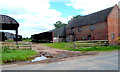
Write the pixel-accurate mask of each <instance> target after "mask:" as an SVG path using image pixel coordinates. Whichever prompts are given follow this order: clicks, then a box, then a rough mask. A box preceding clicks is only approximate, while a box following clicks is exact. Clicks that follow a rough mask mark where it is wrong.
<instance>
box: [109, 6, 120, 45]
mask: <svg viewBox="0 0 120 72" xmlns="http://www.w3.org/2000/svg"><path fill="white" fill-rule="evenodd" d="M119 14H120V12H119V8H118V6H117V5H116V6H115V7H114V8H113V10H112V11H111V13H110V14H109V16H108V18H107V20H108V36H109V44H110V45H118V44H119V43H120V42H119V39H118V38H119V35H120V21H119V20H120V19H118V18H119V17H120V15H119Z"/></svg>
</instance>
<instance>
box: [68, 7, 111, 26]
mask: <svg viewBox="0 0 120 72" xmlns="http://www.w3.org/2000/svg"><path fill="white" fill-rule="evenodd" d="M112 8H113V7H110V8H107V9H105V10H101V11H98V12H95V13H92V14H89V15H86V16H80V17H78V18H76V19H73V20H71V21H70V22H69V23H68V25H67V28H73V27H78V26H84V25H88V24H97V23H101V22H106V21H107V17H108V15H109V13H110V12H111V10H112Z"/></svg>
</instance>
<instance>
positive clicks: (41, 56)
mask: <svg viewBox="0 0 120 72" xmlns="http://www.w3.org/2000/svg"><path fill="white" fill-rule="evenodd" d="M16 2H17V1H16ZM16 2H11V3H13V4H12V5H9V6H10V7H11V6H13V5H14V6H13V7H11V8H13V10H14V9H15V10H14V11H17V12H19V13H17V12H13V11H12V9H11V8H10V9H11V11H8V10H9V7H7V6H5V7H6V8H8V10H6V9H5V10H4V11H3V14H4V15H3V14H0V65H1V66H0V67H2V68H3V70H10V69H13V70H14V69H20V70H25V69H28V70H42V69H48V70H49V69H50V70H53V69H56V70H59V69H61V70H64V69H65V70H67V69H68V70H71V69H74V70H76V69H77V70H80V69H82V70H96V69H99V70H107V69H108V70H118V69H119V68H118V57H119V56H118V53H119V52H120V19H119V17H120V6H119V5H118V4H115V5H112V4H111V6H110V5H106V4H108V3H106V4H103V5H106V7H105V8H102V7H98V10H97V9H95V10H96V11H94V10H91V9H88V10H91V11H88V12H87V10H86V9H84V8H82V6H80V7H81V8H75V7H76V5H73V4H76V3H77V2H74V0H73V1H71V2H70V3H69V2H61V3H59V2H57V3H58V4H60V5H61V6H57V5H58V4H54V3H51V1H49V0H47V1H45V2H44V0H41V1H39V0H37V1H36V0H35V1H32V2H31V1H29V2H28V1H26V3H25V4H24V3H23V2H22V1H18V3H19V2H21V3H20V4H23V6H20V5H19V4H17V3H16ZM40 2H43V3H40ZM72 2H74V3H72ZM111 2H112V1H111ZM11 3H9V4H11ZM14 3H16V4H14ZM29 3H30V4H29ZM39 3H40V4H39ZM93 3H94V2H93ZM98 3H99V2H98ZM1 4H2V3H1ZM1 4H0V5H1ZM6 4H7V3H6V2H5V3H4V1H3V4H2V5H3V6H4V5H6ZM26 4H28V5H26ZM31 4H32V5H33V4H34V6H32V5H31ZM35 4H36V5H35ZM113 4H114V3H113ZM119 4H120V2H119ZM17 5H18V6H17ZM24 5H25V6H24ZM29 5H31V6H32V7H31V6H29ZM41 5H45V6H46V7H45V8H44V6H41ZM77 5H78V4H77ZM81 5H82V4H81ZM83 5H84V1H83ZM96 5H97V4H96ZM52 6H53V7H52ZM54 6H55V7H54ZM56 6H57V7H56ZM69 6H70V7H69ZM89 6H91V5H89ZM107 6H110V7H107ZM14 7H15V8H14ZM17 7H18V10H19V11H18V10H16V9H17ZM42 7H43V8H42ZM61 7H62V8H61ZM83 7H84V6H83ZM103 7H104V6H103ZM1 8H2V7H1ZM32 8H33V9H32ZM39 8H41V9H39ZM88 8H93V7H88ZM99 8H101V9H99ZM42 9H44V10H42ZM58 9H59V10H58ZM93 9H94V8H93ZM65 10H67V11H66V12H64V11H65ZM74 10H75V11H74ZM21 11H22V12H21ZM44 11H45V12H44ZM12 12H13V13H12ZM67 12H69V13H67ZM77 12H78V13H77ZM82 12H83V13H82ZM85 12H86V14H84V13H85ZM44 13H45V14H44ZM87 13H88V14H87ZM90 13H91V14H90ZM6 14H7V15H6ZM8 15H9V16H8ZM10 16H12V17H14V18H15V19H14V18H12V17H10ZM6 30H7V31H6ZM13 31H14V32H13Z"/></svg>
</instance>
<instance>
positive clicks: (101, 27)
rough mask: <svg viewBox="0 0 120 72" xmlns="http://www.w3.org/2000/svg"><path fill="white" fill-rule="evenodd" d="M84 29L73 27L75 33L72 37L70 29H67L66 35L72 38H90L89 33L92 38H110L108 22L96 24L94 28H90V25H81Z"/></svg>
mask: <svg viewBox="0 0 120 72" xmlns="http://www.w3.org/2000/svg"><path fill="white" fill-rule="evenodd" d="M79 28H81V29H82V30H80V31H78V27H75V28H74V29H73V31H74V35H73V36H72V37H71V36H70V35H69V33H70V31H71V30H70V29H67V31H66V33H67V34H66V35H67V37H69V38H70V40H73V38H74V40H88V35H91V40H107V39H108V34H107V32H108V30H107V23H106V22H103V23H98V24H94V30H90V25H86V26H82V27H79Z"/></svg>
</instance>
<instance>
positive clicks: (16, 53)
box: [2, 47, 37, 63]
mask: <svg viewBox="0 0 120 72" xmlns="http://www.w3.org/2000/svg"><path fill="white" fill-rule="evenodd" d="M36 54H37V52H35V51H34V50H30V49H21V50H17V49H10V48H8V47H3V48H2V63H8V62H15V61H25V60H26V59H28V58H29V57H31V56H34V55H36Z"/></svg>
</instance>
